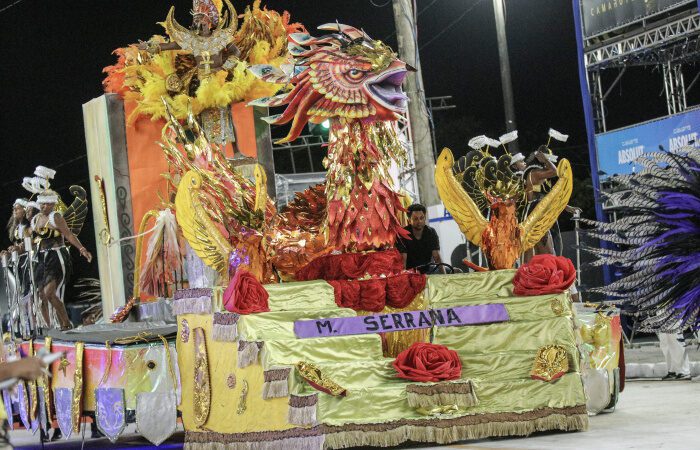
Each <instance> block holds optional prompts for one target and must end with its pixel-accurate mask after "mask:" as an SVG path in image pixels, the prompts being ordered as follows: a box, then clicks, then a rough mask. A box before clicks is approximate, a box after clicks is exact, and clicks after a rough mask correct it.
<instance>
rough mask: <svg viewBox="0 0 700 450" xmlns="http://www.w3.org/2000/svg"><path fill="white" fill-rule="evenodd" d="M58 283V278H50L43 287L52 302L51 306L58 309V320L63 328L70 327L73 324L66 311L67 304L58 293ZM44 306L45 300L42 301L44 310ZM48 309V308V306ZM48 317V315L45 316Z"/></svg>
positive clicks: (45, 294)
mask: <svg viewBox="0 0 700 450" xmlns="http://www.w3.org/2000/svg"><path fill="white" fill-rule="evenodd" d="M57 287H58V284H57V283H56V280H50V281H49V282H48V283H47V284H46V286H44V288H43V289H42V291H43V292H44V296H45V297H46V298H47V299H48V301H49V302H51V306H53V308H54V309H55V310H56V316H57V317H58V322H59V324H60V325H61V328H68V327H70V326H71V322H70V319H69V318H68V312H66V305H64V304H63V302H62V301H61V299H60V298H58V295H56V289H57ZM43 307H44V302H42V310H43ZM47 309H48V308H47ZM44 317H46V316H44Z"/></svg>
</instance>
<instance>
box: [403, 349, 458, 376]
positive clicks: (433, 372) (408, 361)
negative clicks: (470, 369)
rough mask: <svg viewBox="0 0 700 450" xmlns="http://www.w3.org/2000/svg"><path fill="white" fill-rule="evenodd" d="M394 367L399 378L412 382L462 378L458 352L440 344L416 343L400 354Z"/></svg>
mask: <svg viewBox="0 0 700 450" xmlns="http://www.w3.org/2000/svg"><path fill="white" fill-rule="evenodd" d="M392 365H393V366H394V369H396V372H397V376H398V377H399V378H405V379H407V380H411V381H420V382H428V381H444V380H457V379H459V378H461V376H462V362H461V361H460V360H459V355H457V352H456V351H454V350H450V349H449V348H447V347H445V346H444V345H438V344H429V343H425V342H416V343H415V344H413V345H411V346H410V347H409V348H407V349H406V350H404V351H402V352H401V353H399V355H398V356H397V357H396V359H395V360H394V362H393V363H392Z"/></svg>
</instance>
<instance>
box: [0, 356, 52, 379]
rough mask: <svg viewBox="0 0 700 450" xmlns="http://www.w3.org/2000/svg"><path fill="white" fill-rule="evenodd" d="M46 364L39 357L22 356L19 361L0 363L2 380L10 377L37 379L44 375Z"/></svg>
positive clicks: (0, 377)
mask: <svg viewBox="0 0 700 450" xmlns="http://www.w3.org/2000/svg"><path fill="white" fill-rule="evenodd" d="M45 367H46V364H44V362H43V361H42V360H40V359H39V358H34V357H31V358H22V359H20V360H19V361H12V362H4V363H0V381H4V380H8V379H10V378H21V379H23V380H36V379H37V378H39V377H40V376H42V375H43V369H44V368H45Z"/></svg>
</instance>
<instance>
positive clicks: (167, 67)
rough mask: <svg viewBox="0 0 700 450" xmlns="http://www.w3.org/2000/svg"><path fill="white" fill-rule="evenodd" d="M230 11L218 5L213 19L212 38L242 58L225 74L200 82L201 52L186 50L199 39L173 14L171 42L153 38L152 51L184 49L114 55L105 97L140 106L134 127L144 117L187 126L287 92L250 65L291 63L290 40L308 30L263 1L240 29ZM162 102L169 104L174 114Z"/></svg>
mask: <svg viewBox="0 0 700 450" xmlns="http://www.w3.org/2000/svg"><path fill="white" fill-rule="evenodd" d="M219 3H221V2H219ZM225 5H226V8H224V7H223V5H222V4H218V5H217V8H218V9H219V11H218V13H217V14H213V13H212V17H219V16H220V20H218V21H217V22H216V25H215V26H216V29H215V30H214V33H215V34H216V36H214V34H213V35H212V36H213V37H217V36H220V37H221V39H223V41H222V42H226V43H229V42H232V43H234V44H235V45H236V47H238V49H239V50H240V52H241V53H240V55H239V56H238V58H234V57H231V58H229V59H230V62H229V63H228V64H226V66H225V70H219V71H217V72H216V73H213V74H211V76H208V77H206V78H203V79H201V80H200V79H199V75H198V73H197V72H198V71H197V61H196V60H195V54H196V53H197V52H196V49H189V50H188V49H187V48H190V47H192V45H188V44H196V43H193V42H191V41H192V40H193V39H196V37H194V36H192V33H191V32H190V31H189V30H187V29H186V28H184V27H182V26H181V25H179V24H178V23H177V22H176V21H175V20H174V18H173V17H172V12H171V14H169V15H168V18H167V19H166V21H165V22H163V26H164V28H165V30H166V32H167V34H168V38H165V37H163V36H153V37H152V38H151V39H150V40H149V42H150V43H151V44H153V45H155V44H163V43H166V42H178V43H181V44H182V45H184V47H183V49H181V50H175V51H163V52H159V53H157V54H150V53H148V52H147V51H144V50H139V49H138V48H137V46H136V45H131V46H129V47H123V48H118V49H116V50H115V51H114V54H115V55H116V56H117V63H116V64H115V65H112V66H108V67H105V68H104V70H103V72H105V73H106V74H107V76H106V77H105V79H104V81H103V82H102V84H103V86H104V89H105V92H114V93H118V94H119V95H120V96H122V97H123V98H124V99H125V100H127V101H134V102H136V105H137V107H136V108H135V109H134V111H133V113H132V114H131V116H130V117H129V120H130V121H134V120H135V119H136V118H137V117H138V116H139V115H146V116H150V117H151V119H152V120H156V119H160V118H167V117H168V115H173V116H175V117H177V118H178V119H179V120H185V119H187V115H188V113H189V112H191V113H194V114H195V115H199V114H200V113H201V112H202V111H204V110H207V109H210V108H221V107H226V106H228V105H230V104H231V103H236V102H240V101H247V100H252V99H256V98H259V97H261V96H266V95H272V94H273V93H275V92H277V91H278V90H279V89H280V88H281V87H282V86H281V85H271V84H270V83H266V82H263V81H261V80H258V79H257V78H256V77H255V76H254V75H253V74H251V73H249V72H248V71H246V68H247V67H248V65H249V64H270V65H273V66H276V67H277V66H279V65H281V64H283V63H284V62H285V61H286V58H287V48H286V42H287V34H289V33H293V32H301V31H304V26H303V25H301V24H299V23H291V22H290V16H289V13H287V12H284V13H282V14H279V13H277V12H276V11H271V10H268V9H267V8H261V7H260V0H256V1H255V2H254V3H253V6H252V8H247V9H246V12H245V14H242V18H241V24H240V27H238V28H237V27H236V26H237V23H238V15H237V14H236V11H235V10H234V9H233V6H231V4H230V3H229V2H228V1H226V2H225ZM224 9H227V10H228V11H224ZM227 19H228V20H227ZM212 42H213V41H212ZM195 46H196V45H195ZM219 47H220V46H219ZM216 48H218V47H216ZM162 98H165V99H166V102H167V107H168V108H169V113H167V112H166V110H165V105H164V104H163V102H162V100H161V99H162Z"/></svg>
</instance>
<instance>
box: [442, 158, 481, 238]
mask: <svg viewBox="0 0 700 450" xmlns="http://www.w3.org/2000/svg"><path fill="white" fill-rule="evenodd" d="M453 166H454V157H453V156H452V152H451V151H450V149H449V148H444V149H443V150H442V153H441V154H440V157H439V158H438V160H437V164H436V166H435V184H436V185H437V189H438V193H439V194H440V199H442V202H443V203H444V204H445V208H447V210H448V211H449V212H450V214H452V217H453V218H454V219H455V222H457V225H459V229H460V230H462V233H464V235H465V236H466V237H467V239H469V242H471V243H472V244H474V245H477V246H480V245H481V234H482V233H483V232H484V229H485V228H486V226H487V225H488V221H487V220H486V219H485V218H484V216H483V215H482V214H481V211H479V208H478V207H477V206H476V203H474V200H472V199H471V197H469V194H467V193H466V192H465V191H464V189H462V186H461V185H460V184H459V182H458V181H457V180H456V179H455V176H454V174H453V172H452V167H453Z"/></svg>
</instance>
